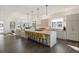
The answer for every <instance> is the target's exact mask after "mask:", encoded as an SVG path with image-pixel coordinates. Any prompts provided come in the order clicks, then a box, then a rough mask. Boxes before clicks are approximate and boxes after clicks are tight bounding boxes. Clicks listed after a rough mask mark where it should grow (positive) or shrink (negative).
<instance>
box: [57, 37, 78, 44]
mask: <svg viewBox="0 0 79 59" xmlns="http://www.w3.org/2000/svg"><path fill="white" fill-rule="evenodd" d="M57 39H58V40H64V41H70V42H78V43H79V41H75V40H70V39H61V38H57Z"/></svg>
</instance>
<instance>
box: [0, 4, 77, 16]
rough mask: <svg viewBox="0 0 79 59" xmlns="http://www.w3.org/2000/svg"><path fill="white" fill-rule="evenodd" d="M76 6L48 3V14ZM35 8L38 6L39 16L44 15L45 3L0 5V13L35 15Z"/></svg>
mask: <svg viewBox="0 0 79 59" xmlns="http://www.w3.org/2000/svg"><path fill="white" fill-rule="evenodd" d="M74 7H78V6H74V5H48V7H47V10H48V15H50V14H54V13H56V12H59V11H65V10H68V9H70V8H74ZM37 8H39V17H42V16H43V15H46V6H45V5H0V13H4V14H8V13H18V14H23V15H27V14H29V15H32V11H33V15H34V16H37Z"/></svg>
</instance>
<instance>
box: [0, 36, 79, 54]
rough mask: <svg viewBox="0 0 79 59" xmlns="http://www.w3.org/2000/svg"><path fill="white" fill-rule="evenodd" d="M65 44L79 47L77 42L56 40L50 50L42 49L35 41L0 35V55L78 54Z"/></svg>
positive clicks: (46, 47) (47, 48)
mask: <svg viewBox="0 0 79 59" xmlns="http://www.w3.org/2000/svg"><path fill="white" fill-rule="evenodd" d="M67 44H71V45H75V46H77V47H79V43H78V42H71V41H65V40H57V44H56V45H54V46H53V47H52V48H49V47H48V46H45V47H43V46H42V44H39V43H37V42H35V41H32V40H28V39H24V38H20V37H16V36H14V35H0V53H78V51H76V50H74V49H72V48H70V47H69V46H67Z"/></svg>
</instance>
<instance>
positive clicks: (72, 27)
mask: <svg viewBox="0 0 79 59" xmlns="http://www.w3.org/2000/svg"><path fill="white" fill-rule="evenodd" d="M66 29H67V39H69V40H74V41H79V14H74V15H68V16H67V17H66Z"/></svg>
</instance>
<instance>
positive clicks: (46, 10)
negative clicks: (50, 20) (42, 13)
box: [45, 5, 48, 16]
mask: <svg viewBox="0 0 79 59" xmlns="http://www.w3.org/2000/svg"><path fill="white" fill-rule="evenodd" d="M45 6H46V16H47V15H48V5H45Z"/></svg>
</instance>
